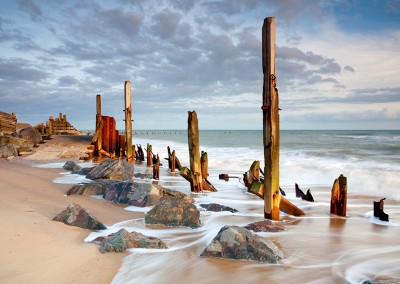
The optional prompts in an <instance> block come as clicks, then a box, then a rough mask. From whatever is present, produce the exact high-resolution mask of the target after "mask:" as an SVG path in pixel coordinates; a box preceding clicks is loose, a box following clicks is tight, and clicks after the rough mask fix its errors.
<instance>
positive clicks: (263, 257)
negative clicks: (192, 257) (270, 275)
mask: <svg viewBox="0 0 400 284" xmlns="http://www.w3.org/2000/svg"><path fill="white" fill-rule="evenodd" d="M201 256H207V257H218V258H228V259H242V260H255V261H260V262H269V263H279V262H281V260H282V259H283V257H284V256H283V253H282V251H281V250H280V249H279V248H278V246H277V245H275V243H273V242H272V241H270V240H267V239H266V238H263V237H260V236H259V235H256V234H254V233H252V232H250V231H249V230H247V229H245V228H243V227H238V226H224V227H223V228H222V229H221V230H220V231H219V233H218V235H217V236H216V237H215V238H214V239H213V240H212V242H211V243H210V244H209V245H208V246H207V248H206V249H205V250H204V251H203V252H202V254H201Z"/></svg>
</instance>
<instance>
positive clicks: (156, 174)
mask: <svg viewBox="0 0 400 284" xmlns="http://www.w3.org/2000/svg"><path fill="white" fill-rule="evenodd" d="M153 179H157V180H158V179H160V156H159V155H158V154H157V161H156V162H155V163H154V164H153Z"/></svg>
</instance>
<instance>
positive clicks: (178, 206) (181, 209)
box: [145, 196, 200, 228]
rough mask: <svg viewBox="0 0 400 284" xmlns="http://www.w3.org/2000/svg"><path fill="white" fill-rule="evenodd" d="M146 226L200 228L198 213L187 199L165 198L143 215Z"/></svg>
mask: <svg viewBox="0 0 400 284" xmlns="http://www.w3.org/2000/svg"><path fill="white" fill-rule="evenodd" d="M145 223H146V224H157V225H165V226H169V227H190V228H198V227H200V211H199V209H197V207H196V206H195V205H194V204H193V203H192V202H190V201H189V199H188V198H184V197H183V198H182V197H180V198H179V197H178V198H174V197H171V196H165V197H163V198H161V200H160V202H159V203H158V204H157V205H156V206H154V207H153V208H152V209H151V210H149V211H148V212H147V213H146V215H145Z"/></svg>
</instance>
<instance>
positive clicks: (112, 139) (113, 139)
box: [109, 116, 117, 158]
mask: <svg viewBox="0 0 400 284" xmlns="http://www.w3.org/2000/svg"><path fill="white" fill-rule="evenodd" d="M116 127H117V125H116V122H115V118H114V117H112V116H110V130H109V131H110V134H109V137H110V142H109V143H110V151H109V152H110V154H111V157H112V158H115V152H116V146H117V141H116V136H115V134H116Z"/></svg>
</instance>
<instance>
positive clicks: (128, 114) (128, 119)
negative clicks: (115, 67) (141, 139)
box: [125, 81, 135, 163]
mask: <svg viewBox="0 0 400 284" xmlns="http://www.w3.org/2000/svg"><path fill="white" fill-rule="evenodd" d="M131 104H132V102H131V82H130V81H125V141H126V143H125V146H126V157H127V160H128V162H131V163H132V162H134V161H135V156H134V155H133V151H132V105H131Z"/></svg>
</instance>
